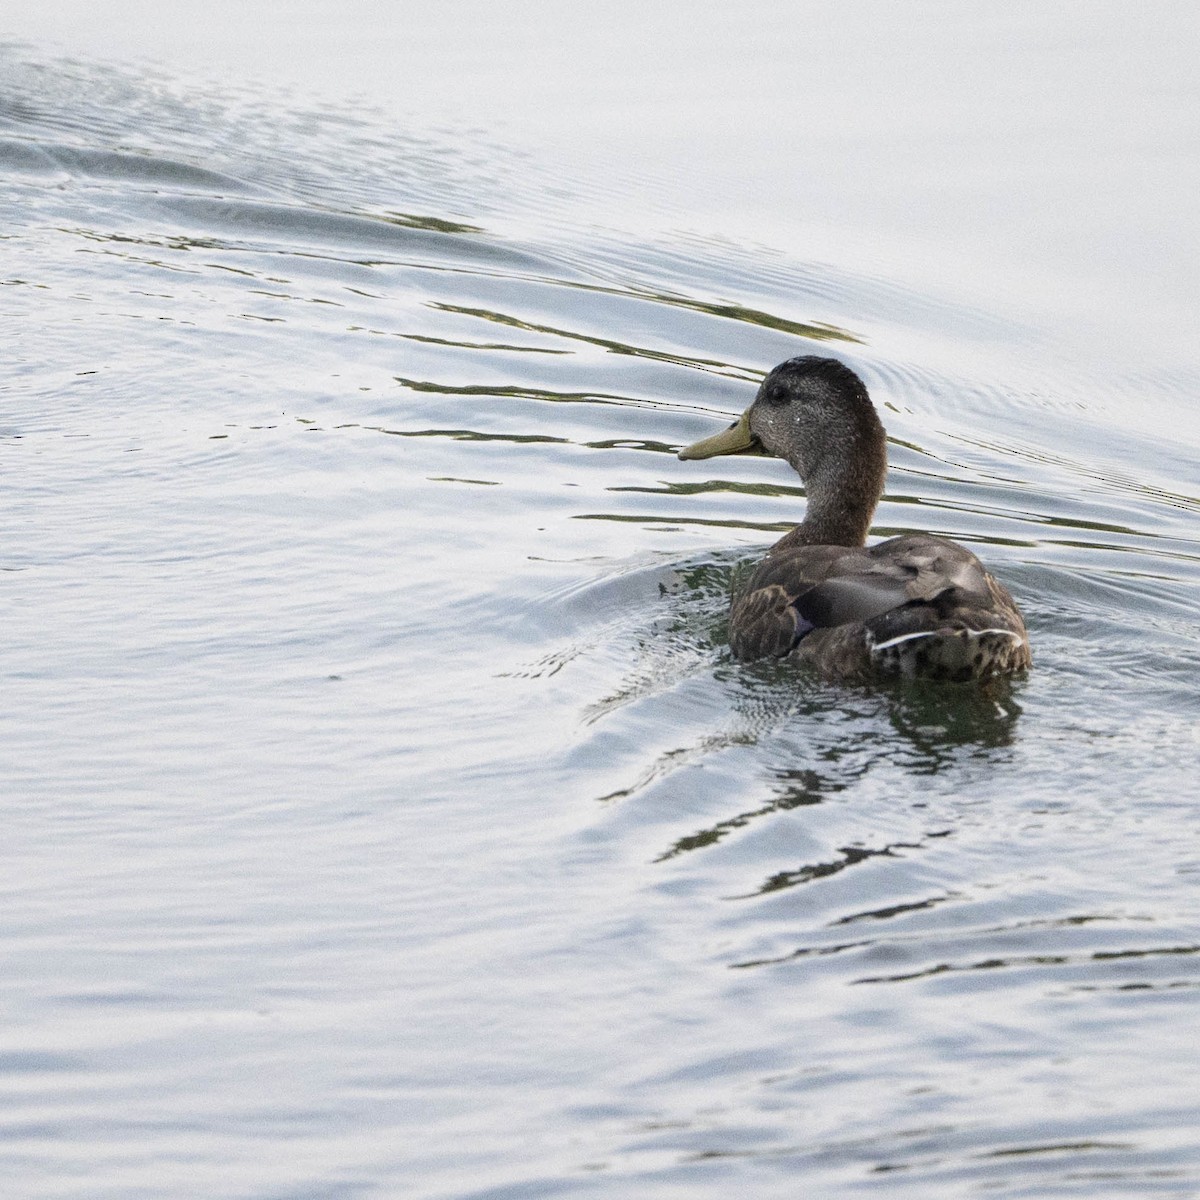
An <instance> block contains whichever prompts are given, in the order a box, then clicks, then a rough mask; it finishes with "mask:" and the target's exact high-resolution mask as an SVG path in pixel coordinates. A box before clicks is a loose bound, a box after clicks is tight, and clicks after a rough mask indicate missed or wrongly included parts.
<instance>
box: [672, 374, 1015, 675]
mask: <svg viewBox="0 0 1200 1200" xmlns="http://www.w3.org/2000/svg"><path fill="white" fill-rule="evenodd" d="M722 454H766V455H773V456H775V457H778V458H782V459H784V460H785V461H786V462H787V463H789V464H790V465H791V467H792V468H793V469H794V470H795V471H796V472H797V474H798V475H799V476H800V478H801V480H802V481H803V483H804V488H805V497H806V507H805V512H804V519H803V520H802V521H801V522H800V524H799V525H797V526H796V527H795V528H794V529H792V530H791V531H790V532H788V533H786V534H784V536H783V537H781V538H780V539H779V541H777V542H776V543H775V544H774V545H773V546H772V547H771V548H770V549H769V550H768V551H767V553H766V557H765V558H763V560H762V561H761V562H760V563H758V565H757V566H756V567H755V568H754V570H753V571H752V573H751V574H750V575H749V577H748V579H747V580H746V582H745V583H744V584H743V585H742V586H740V587H738V588H736V589H735V591H734V593H733V596H732V599H731V601H730V607H729V644H730V649H731V650H732V652H733V655H734V657H735V658H737V659H741V660H744V661H752V660H755V659H769V658H775V659H789V660H794V661H796V662H799V663H803V664H807V665H808V666H810V667H812V668H814V669H815V670H816V671H817V672H818V673H819V674H820V675H822V676H825V677H827V678H831V679H841V680H856V679H861V680H865V679H869V678H872V677H888V676H895V677H900V678H903V679H909V680H912V679H928V680H936V681H943V682H953V683H967V682H970V681H974V680H982V679H987V678H989V677H993V676H999V675H1011V674H1014V673H1018V672H1022V671H1025V670H1027V669H1028V668H1029V666H1030V664H1031V661H1032V658H1031V653H1030V648H1029V635H1028V632H1027V630H1026V628H1025V620H1024V618H1023V617H1022V616H1021V612H1020V609H1019V608H1018V607H1017V604H1016V602H1015V601H1014V600H1013V598H1012V595H1011V594H1010V593H1009V591H1008V589H1007V588H1005V587H1004V585H1003V584H1002V583H1000V581H999V580H997V579H996V578H995V576H993V575H992V574H991V573H990V572H989V571H988V570H987V569H986V568H985V567H984V565H983V563H981V562H980V561H979V559H978V558H977V557H976V556H975V555H974V554H973V553H972V552H971V551H970V550H968V549H967V548H966V547H965V546H960V545H959V544H958V543H957V542H953V541H950V540H949V539H947V538H944V537H938V536H936V535H934V534H930V533H906V534H902V535H901V536H899V537H892V538H888V539H887V540H886V541H882V542H877V543H876V544H874V545H871V546H868V545H867V544H866V541H867V533H868V531H869V529H870V526H871V520H872V517H873V516H874V514H875V509H876V507H877V506H878V504H879V500H880V498H881V497H882V495H883V488H884V482H885V479H886V476H887V434H886V433H885V431H884V427H883V424H882V423H881V421H880V419H879V414H878V413H877V412H876V411H875V405H874V404H873V403H872V401H871V398H870V396H869V395H868V393H867V388H866V385H865V384H864V383H863V381H862V380H861V379H860V378H859V377H858V375H857V374H855V372H854V371H853V370H851V368H850V367H848V366H846V364H845V363H843V362H841V361H840V360H839V359H836V358H823V357H819V356H816V355H801V356H799V357H797V358H790V359H788V360H787V361H786V362H783V363H780V365H779V366H777V367H775V368H774V370H772V371H770V372H769V373H768V374H767V375H766V377H765V378H764V379H763V381H762V384H761V386H760V387H759V389H758V391H757V393H756V395H755V397H754V401H753V403H752V404H751V405H750V407H749V408H748V409H746V411H745V412H744V413H742V415H741V416H740V417H738V419H737V420H736V421H734V422H733V424H732V425H730V426H729V428H728V429H725V430H722V431H721V432H720V433H718V434H715V435H714V436H712V437H708V438H704V439H703V440H701V441H698V442H695V443H693V444H692V445H690V446H685V447H684V448H683V449H681V450H680V451H679V452H678V457H679V458H681V459H684V460H692V459H707V458H713V457H715V456H717V455H722Z"/></svg>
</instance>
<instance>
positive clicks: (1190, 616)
mask: <svg viewBox="0 0 1200 1200" xmlns="http://www.w3.org/2000/svg"><path fill="white" fill-rule="evenodd" d="M0 68H2V70H0V169H2V170H0V188H2V191H0V214H2V215H3V232H2V233H0V283H2V284H3V285H4V286H3V288H2V290H0V314H2V320H3V327H4V330H5V337H4V341H5V349H6V353H5V356H4V357H5V367H4V372H3V378H2V379H0V403H2V413H0V421H2V429H0V453H2V455H3V462H4V470H3V475H2V477H0V489H2V493H3V504H2V506H0V513H2V517H0V520H2V521H3V541H2V543H0V544H2V547H3V549H2V552H0V563H2V565H3V568H4V573H3V576H2V579H3V589H2V593H0V595H2V597H3V601H2V602H3V606H4V610H3V611H4V629H5V634H6V636H5V638H4V641H3V645H2V648H0V670H2V672H3V677H4V679H5V689H4V690H5V697H6V703H5V705H4V710H3V723H2V725H0V759H2V760H3V763H4V777H5V780H6V786H5V794H6V796H7V800H8V803H7V812H6V831H5V839H4V841H5V849H4V852H3V858H4V862H5V870H4V872H3V875H2V876H0V880H2V883H0V886H2V888H3V912H4V914H5V916H4V921H3V932H2V934H0V945H2V947H3V950H4V956H5V960H6V970H5V995H6V1001H7V1003H6V1021H5V1023H4V1028H3V1033H2V1035H0V1087H2V1089H3V1095H4V1115H3V1118H2V1124H0V1129H2V1133H0V1138H2V1141H0V1147H2V1148H0V1162H3V1163H4V1165H5V1169H6V1170H7V1171H8V1173H9V1176H10V1178H11V1180H12V1182H11V1183H10V1185H9V1187H10V1189H12V1190H11V1194H14V1195H16V1194H20V1195H21V1196H28V1197H31V1198H34V1197H88V1198H89V1200H92V1198H96V1197H121V1198H122V1200H127V1198H131V1197H142V1196H145V1197H156V1198H157V1197H163V1196H172V1197H174V1196H181V1197H182V1196H197V1197H200V1196H203V1197H214V1196H230V1197H256V1198H258V1197H262V1198H275V1197H284V1196H286V1197H335V1196H336V1197H350V1196H381V1197H382V1196H388V1197H390V1196H401V1195H403V1196H417V1195H420V1196H429V1197H438V1198H449V1197H475V1198H478V1200H482V1198H484V1197H487V1198H489V1200H498V1198H500V1197H512V1198H514V1200H515V1198H518V1197H520V1198H522V1200H523V1198H525V1197H533V1196H576V1195H602V1196H613V1197H617V1196H620V1197H627V1196H638V1197H664V1198H667V1197H685V1196H686V1197H688V1198H689V1200H695V1198H697V1197H707V1196H712V1197H717V1196H721V1197H726V1196H730V1195H736V1196H754V1197H775V1196H779V1197H782V1196H795V1195H797V1194H810V1195H821V1196H843V1195H844V1196H858V1195H861V1194H863V1193H864V1192H865V1191H867V1190H868V1189H870V1190H883V1191H886V1192H887V1193H888V1194H894V1195H896V1196H913V1197H947V1198H949V1197H961V1196H966V1195H987V1196H1001V1197H1009V1196H1028V1197H1045V1196H1051V1195H1080V1196H1089V1197H1095V1196H1114V1197H1115V1196H1145V1195H1157V1194H1164V1195H1180V1196H1191V1195H1195V1194H1198V1193H1200V1145H1198V1140H1197V1136H1196V1133H1197V1117H1196V1083H1195V1080H1196V1075H1197V1070H1198V1068H1200V1055H1198V1053H1197V1050H1196V1047H1195V1039H1194V1037H1193V1036H1192V1032H1193V1029H1194V1026H1195V1023H1196V1015H1197V1007H1196V1005H1197V986H1198V984H1200V929H1198V925H1197V919H1198V916H1200V902H1198V892H1197V890H1198V886H1200V844H1198V842H1197V837H1196V834H1197V820H1196V815H1195V794H1196V778H1197V769H1198V767H1200V694H1198V690H1197V684H1196V679H1197V672H1198V669H1200V629H1198V627H1197V620H1196V593H1197V584H1198V583H1200V536H1198V533H1197V512H1198V509H1200V477H1198V472H1197V468H1196V462H1197V456H1198V454H1200V423H1198V422H1197V420H1196V417H1195V396H1196V394H1197V390H1198V389H1197V385H1198V383H1200V359H1192V360H1191V361H1188V360H1187V359H1186V358H1180V357H1173V358H1171V359H1169V360H1159V359H1155V358H1154V357H1152V356H1146V355H1144V354H1142V353H1140V352H1139V347H1138V345H1137V344H1134V343H1135V341H1136V339H1132V338H1131V339H1130V343H1129V344H1122V342H1121V340H1120V335H1119V328H1120V321H1119V320H1114V321H1113V322H1112V328H1113V330H1114V333H1113V335H1112V338H1111V339H1110V340H1109V346H1108V348H1109V353H1108V354H1106V355H1105V356H1103V357H1102V358H1100V359H1093V358H1091V357H1087V358H1084V357H1083V356H1081V355H1079V354H1078V353H1075V352H1073V351H1072V348H1071V339H1070V336H1069V333H1067V332H1064V330H1063V329H1062V328H1061V327H1059V326H1058V325H1057V324H1055V323H1053V322H1052V323H1050V324H1039V323H1038V320H1039V319H1038V318H1035V317H1029V318H1027V319H1022V318H1018V317H1014V316H1013V315H1011V314H1009V313H1000V312H991V311H989V310H988V309H987V308H986V307H983V306H975V307H972V306H971V305H970V304H969V303H967V302H966V301H964V300H962V299H961V297H959V298H956V299H954V300H947V299H945V298H944V297H942V296H939V295H937V294H934V293H932V292H930V291H923V290H920V289H917V288H913V287H907V286H905V285H904V283H903V282H902V281H898V280H897V279H896V278H894V277H891V276H887V275H884V274H880V275H879V276H878V277H876V276H873V275H871V274H870V273H866V272H861V271H854V270H850V269H843V268H839V267H838V266H837V265H833V264H828V263H823V262H810V261H806V260H805V259H804V258H803V257H802V256H799V255H791V256H788V255H783V254H780V253H778V252H775V251H770V250H767V249H762V248H759V247H756V246H752V245H749V244H746V245H743V244H739V243H738V242H737V241H736V240H735V239H723V240H721V239H708V238H701V237H696V236H687V235H685V234H682V233H681V234H679V235H677V236H673V237H665V236H661V235H659V236H654V237H650V236H648V235H646V236H643V235H640V234H638V233H636V232H632V233H621V232H619V231H616V232H614V231H613V230H601V229H598V228H596V227H595V226H593V225H590V224H586V223H580V224H577V225H573V224H572V221H571V202H570V197H569V195H568V194H565V193H564V191H563V190H562V189H561V188H559V187H558V185H557V184H556V181H555V179H554V177H553V173H552V171H551V169H550V167H549V165H548V164H530V163H528V162H526V161H522V160H520V159H516V158H513V157H511V156H506V153H505V152H504V151H503V150H500V149H498V148H496V147H493V146H490V145H489V144H488V143H487V141H486V139H484V138H482V137H472V138H461V139H458V140H456V139H455V138H453V137H451V136H450V135H445V136H444V137H437V136H434V135H420V136H417V135H413V134H409V133H404V132H400V131H397V130H396V129H395V128H393V127H392V126H391V125H389V124H388V123H387V122H386V120H385V118H384V117H382V116H380V115H379V114H371V113H365V112H362V111H356V110H352V109H349V108H347V109H345V110H339V109H337V108H335V107H331V108H330V109H327V110H321V111H316V110H311V109H307V108H303V107H302V106H292V107H287V106H286V105H284V104H283V102H282V101H278V100H276V101H269V100H265V99H263V98H262V97H257V96H255V95H253V94H250V93H247V94H246V95H244V96H237V95H234V96H229V95H218V94H216V93H215V92H212V93H206V92H204V91H203V89H201V88H199V87H198V86H197V87H194V88H192V87H188V88H185V87H183V86H176V85H174V84H172V82H171V81H170V80H169V79H167V80H164V79H162V78H160V77H154V76H151V75H143V74H141V73H137V72H131V71H121V70H113V69H109V68H102V67H99V66H96V65H89V64H87V63H79V62H68V61H64V60H58V59H52V58H48V57H46V56H45V55H39V53H38V52H36V51H34V50H30V49H28V48H25V49H21V48H14V47H9V48H6V49H4V50H3V51H2V52H0ZM1166 103H1167V101H1166V100H1164V104H1166ZM543 202H544V204H543ZM541 207H544V208H545V211H546V214H547V216H546V220H545V221H543V222H539V221H538V220H537V213H538V210H539V208H541ZM1043 302H1044V298H1043ZM814 349H819V350H821V351H822V352H830V353H835V354H837V355H839V356H840V357H842V358H844V359H845V360H846V361H847V362H849V363H850V364H852V365H853V366H854V367H855V368H856V369H857V370H859V371H860V372H861V373H862V374H863V376H864V378H865V379H866V380H867V382H868V385H869V386H870V388H871V390H872V393H873V395H874V396H875V397H876V400H877V402H878V404H879V405H880V408H881V410H882V412H883V416H884V418H885V423H886V425H887V427H888V431H889V435H890V452H891V461H892V469H891V473H890V477H889V484H888V491H887V496H886V498H885V501H884V503H883V504H882V505H881V507H880V510H879V513H878V516H877V522H876V527H875V530H874V533H875V534H877V535H879V536H883V535H888V534H892V533H896V532H901V531H905V530H913V529H918V530H932V531H936V532H941V533H946V534H949V535H951V536H953V537H956V538H958V539H961V540H962V541H964V542H965V543H967V544H968V545H971V546H972V547H973V548H975V549H976V550H977V551H978V552H979V553H980V554H981V555H982V556H983V557H984V558H985V559H986V561H987V562H988V563H989V564H990V565H991V566H993V568H994V569H995V570H996V572H997V573H998V574H999V575H1001V577H1002V578H1003V579H1004V580H1005V581H1006V582H1007V583H1008V584H1009V585H1010V586H1011V588H1012V590H1013V592H1014V593H1015V594H1016V596H1017V597H1018V599H1019V601H1020V603H1021V605H1022V606H1023V608H1024V610H1025V612H1026V614H1027V617H1028V619H1029V624H1030V629H1031V636H1032V639H1033V645H1034V653H1035V669H1034V670H1033V672H1032V673H1031V674H1030V675H1029V676H1028V677H1027V678H1025V679H1021V680H1018V681H1015V682H1008V683H997V684H994V685H992V686H990V687H987V688H982V689H978V690H976V689H963V688H951V689H944V688H943V689H929V690H920V689H917V690H914V689H912V688H897V687H883V686H880V687H871V688H848V687H834V686H830V685H827V684H823V683H821V682H820V681H818V680H816V679H813V678H810V677H807V676H804V675H802V674H799V673H797V671H796V670H795V669H792V668H789V667H788V666H786V665H762V664H757V665H751V666H745V665H740V664H735V663H733V662H732V661H731V660H730V659H729V657H728V655H727V652H726V651H725V649H724V629H723V623H724V613H725V606H726V602H727V596H728V592H729V587H730V580H731V577H732V575H733V573H734V571H735V569H736V568H737V567H738V565H739V564H740V563H743V562H746V561H749V560H752V559H753V558H754V556H755V555H756V554H758V553H760V552H761V549H762V547H763V546H765V545H766V544H768V543H769V542H770V541H771V540H773V538H774V537H775V536H777V531H778V530H780V529H784V528H786V527H788V525H789V524H791V523H793V522H794V521H795V520H797V519H798V517H799V514H800V513H801V512H802V507H803V492H802V489H801V488H800V487H799V482H798V480H797V479H796V478H795V477H794V476H791V475H790V474H789V472H788V470H787V468H786V467H784V466H783V464H780V463H777V462H771V461H767V460H762V459H744V460H737V459H718V460H715V461H711V462H702V463H686V464H685V463H680V462H678V461H677V460H676V459H675V458H674V453H673V451H674V449H675V448H676V447H678V446H679V445H680V444H682V443H684V442H686V441H689V440H691V439H694V438H696V437H698V436H701V435H703V434H705V433H708V432H710V431H712V430H713V429H714V428H716V423H717V421H718V420H719V419H724V418H725V417H726V415H727V414H729V413H732V412H735V411H738V410H740V408H741V407H742V406H744V405H745V403H746V402H747V400H748V398H749V397H750V395H751V394H752V391H753V386H754V383H755V381H756V379H757V378H759V376H760V375H761V373H762V372H763V371H765V370H766V369H767V368H769V367H770V366H771V365H773V364H774V363H775V362H777V361H779V360H781V359H783V358H785V357H788V356H790V355H792V354H795V353H799V352H805V351H811V350H814ZM1114 364H1121V365H1118V366H1114Z"/></svg>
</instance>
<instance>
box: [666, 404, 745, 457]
mask: <svg viewBox="0 0 1200 1200" xmlns="http://www.w3.org/2000/svg"><path fill="white" fill-rule="evenodd" d="M757 451H758V440H757V439H756V438H755V436H754V434H752V433H751V432H750V410H749V409H747V410H746V411H745V412H744V413H742V415H741V416H740V417H738V419H737V420H736V421H734V423H733V424H732V425H730V427H729V428H728V429H723V430H721V432H720V433H715V434H713V436H712V437H709V438H704V439H703V441H699V442H693V443H692V444H691V445H690V446H684V448H683V449H682V450H680V452H679V457H680V458H683V459H689V458H716V457H717V455H718V454H753V453H756V452H757Z"/></svg>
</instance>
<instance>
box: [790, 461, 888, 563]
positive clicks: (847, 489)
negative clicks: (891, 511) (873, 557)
mask: <svg viewBox="0 0 1200 1200" xmlns="http://www.w3.org/2000/svg"><path fill="white" fill-rule="evenodd" d="M884 469H886V468H884ZM805 491H806V493H807V496H808V506H807V508H806V509H805V513H804V520H803V521H801V523H800V524H799V525H797V526H796V528H795V529H793V530H792V532H791V533H790V534H788V535H787V537H786V538H785V539H784V540H785V541H786V542H788V543H789V544H790V545H794V546H861V545H863V544H864V543H865V542H866V540H867V531H868V530H869V529H870V528H871V518H872V517H873V516H874V515H875V506H876V505H877V504H878V503H879V497H880V495H881V493H882V491H883V470H867V471H863V470H845V469H838V468H834V469H832V470H824V471H823V470H820V469H818V470H816V471H814V472H813V473H812V475H811V476H810V478H809V479H807V480H806V481H805Z"/></svg>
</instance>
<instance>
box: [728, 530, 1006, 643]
mask: <svg viewBox="0 0 1200 1200" xmlns="http://www.w3.org/2000/svg"><path fill="white" fill-rule="evenodd" d="M996 589H999V591H1000V593H1003V595H1002V596H1001V595H998V594H997V590H996ZM1005 600H1006V601H1007V606H1008V607H1009V608H1010V609H1011V611H1012V613H1013V614H1014V615H1015V614H1016V609H1015V606H1014V605H1013V604H1012V600H1011V597H1008V595H1007V593H1006V592H1004V591H1003V588H1000V585H999V584H997V583H996V581H995V580H994V579H993V578H992V577H991V576H990V575H989V574H988V572H987V571H986V570H985V568H984V566H983V564H982V563H981V562H980V561H979V559H978V558H976V557H975V555H974V554H972V553H971V551H969V550H967V549H966V548H965V547H963V546H959V545H957V544H956V543H954V542H950V541H947V540H946V539H945V538H939V537H934V536H933V535H931V534H905V535H903V536H901V537H895V538H890V539H888V540H887V541H885V542H880V543H879V544H878V545H875V546H871V547H855V546H804V545H799V546H795V545H788V539H786V538H785V539H783V541H781V542H780V543H778V544H777V545H776V546H775V547H773V548H772V550H771V551H770V553H769V554H768V555H767V557H766V559H764V560H763V562H762V563H761V564H760V565H759V567H758V569H757V570H756V571H755V572H754V574H753V575H752V576H751V578H750V580H749V582H748V584H747V586H746V587H745V588H744V589H743V590H742V591H741V592H739V593H738V595H737V596H735V597H734V600H733V603H732V605H731V608H730V614H729V633H730V645H731V647H732V649H733V652H734V654H735V655H736V656H737V657H738V658H744V659H752V658H763V657H766V656H768V655H774V656H781V655H784V654H787V653H788V652H789V651H790V650H792V649H793V648H794V647H795V646H796V644H797V643H798V642H799V641H800V639H801V638H803V637H804V636H805V635H806V634H808V633H810V632H812V631H813V630H819V629H832V628H836V627H839V626H846V625H856V626H857V625H862V624H865V623H866V622H868V621H875V620H876V618H880V617H883V616H884V615H885V614H887V613H891V612H892V611H893V610H896V609H911V610H916V609H920V610H922V613H923V614H925V615H923V617H922V621H923V622H924V623H925V624H926V625H928V623H929V622H930V620H936V621H945V620H947V619H951V617H952V615H953V614H954V613H956V612H958V613H970V612H976V613H979V614H982V616H981V618H980V619H981V620H982V626H981V627H983V626H988V627H990V625H992V624H995V621H993V619H992V615H994V614H995V609H996V607H997V604H998V602H999V603H1000V606H1001V607H1004V604H1003V602H1004V601H1005ZM912 616H913V617H915V616H916V613H915V612H913V613H912ZM998 619H1000V620H1001V622H1002V624H1003V625H1005V626H1008V625H1009V621H1008V620H1007V618H1006V617H998ZM1016 620H1017V622H1020V617H1019V615H1017V616H1016ZM972 623H973V624H974V623H976V622H972ZM906 627H907V622H906ZM1020 632H1021V633H1022V634H1023V633H1024V626H1023V624H1021V625H1020Z"/></svg>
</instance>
